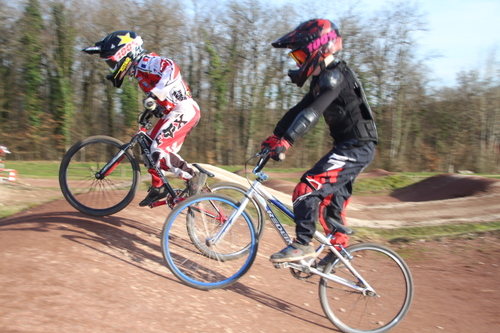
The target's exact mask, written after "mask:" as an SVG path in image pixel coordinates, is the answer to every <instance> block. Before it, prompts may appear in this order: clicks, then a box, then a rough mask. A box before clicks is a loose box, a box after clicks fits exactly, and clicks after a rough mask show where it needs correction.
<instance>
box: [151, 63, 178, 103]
mask: <svg viewBox="0 0 500 333" xmlns="http://www.w3.org/2000/svg"><path fill="white" fill-rule="evenodd" d="M155 61H156V62H159V63H157V64H156V66H155V71H156V73H155V74H156V75H160V76H161V78H160V80H159V81H158V83H157V84H156V85H155V86H154V87H153V89H151V93H153V94H154V95H155V96H156V98H158V100H160V101H164V100H165V99H166V98H167V96H169V95H170V90H171V89H172V87H174V86H175V84H176V83H177V82H179V81H180V80H182V78H181V74H180V70H179V67H177V65H176V64H175V63H174V62H173V61H172V60H170V59H166V58H161V57H156V59H155Z"/></svg>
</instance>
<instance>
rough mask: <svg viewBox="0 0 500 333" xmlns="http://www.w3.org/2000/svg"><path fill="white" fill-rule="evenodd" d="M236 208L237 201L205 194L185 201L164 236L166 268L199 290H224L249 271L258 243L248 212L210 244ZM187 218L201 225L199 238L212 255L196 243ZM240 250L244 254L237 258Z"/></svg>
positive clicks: (176, 209) (169, 219)
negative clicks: (203, 241)
mask: <svg viewBox="0 0 500 333" xmlns="http://www.w3.org/2000/svg"><path fill="white" fill-rule="evenodd" d="M215 208H216V209H217V211H216V209H215ZM237 209H238V202H237V201H236V200H234V199H232V198H230V197H228V196H225V195H221V194H214V193H203V194H199V195H196V196H193V197H190V198H189V199H186V200H184V201H182V202H181V203H179V204H178V205H177V206H175V207H174V209H173V210H172V211H171V212H170V214H169V216H168V217H167V219H166V221H165V224H164V226H163V230H162V235H161V248H162V254H163V258H164V259H165V262H166V266H167V267H168V268H169V269H170V271H171V272H172V273H173V274H174V275H175V276H176V277H177V278H178V279H179V280H181V281H182V282H183V283H184V284H186V285H188V286H190V287H193V288H196V289H200V290H210V289H219V288H224V287H227V286H229V285H231V284H233V283H235V282H236V281H237V280H238V279H239V278H241V277H242V276H243V275H244V274H245V273H246V272H247V271H248V269H250V267H251V266H252V264H253V261H254V260H255V257H256V255H257V248H258V240H257V237H256V233H255V230H254V222H253V221H252V219H251V217H250V216H248V215H247V214H246V213H245V212H243V213H242V214H241V215H240V217H239V218H238V219H237V220H236V221H235V222H234V224H233V225H232V226H231V228H230V230H229V231H228V232H227V233H226V234H225V236H224V237H223V238H222V239H221V240H220V241H219V242H218V243H217V244H216V245H213V244H210V243H209V241H210V239H212V237H213V236H214V235H215V233H216V232H217V231H219V230H220V227H221V226H223V225H224V222H225V218H226V217H228V216H231V214H232V213H233V212H234V211H236V210H237ZM187 219H191V220H197V222H199V223H200V227H199V228H197V231H198V233H199V235H198V239H204V240H205V244H207V246H210V247H211V249H210V252H209V253H207V252H206V251H200V249H199V245H195V244H193V240H192V235H189V232H188V228H186V223H187ZM221 221H222V222H221ZM238 251H240V252H239V253H243V255H242V256H238V258H235V257H234V256H233V255H234V253H236V252H238ZM229 257H232V258H231V259H229Z"/></svg>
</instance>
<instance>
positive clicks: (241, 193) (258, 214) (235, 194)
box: [210, 182, 266, 240]
mask: <svg viewBox="0 0 500 333" xmlns="http://www.w3.org/2000/svg"><path fill="white" fill-rule="evenodd" d="M210 189H211V190H212V193H218V194H224V195H227V196H228V197H231V198H233V199H236V201H238V202H241V200H242V199H243V198H244V197H245V195H246V193H247V191H248V188H247V187H245V186H243V185H240V184H237V183H232V182H218V183H215V184H213V185H211V186H210ZM246 210H247V213H248V214H250V215H251V217H252V219H253V220H254V221H255V222H256V223H255V224H254V227H255V232H256V233H257V238H258V239H259V240H260V239H261V238H262V235H263V234H264V227H265V223H266V219H265V216H266V215H265V214H264V208H263V207H262V205H261V204H260V203H259V202H258V201H257V200H256V199H255V198H254V197H252V198H250V200H249V205H248V206H247V208H246Z"/></svg>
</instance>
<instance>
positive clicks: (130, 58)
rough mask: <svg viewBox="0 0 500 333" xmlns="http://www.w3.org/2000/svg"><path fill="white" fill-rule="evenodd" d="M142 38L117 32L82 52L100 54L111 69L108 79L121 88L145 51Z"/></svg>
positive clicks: (134, 34)
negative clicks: (131, 68)
mask: <svg viewBox="0 0 500 333" xmlns="http://www.w3.org/2000/svg"><path fill="white" fill-rule="evenodd" d="M142 43H143V42H142V38H141V36H139V35H137V34H136V33H135V32H134V31H128V30H120V31H115V32H113V33H111V34H109V35H107V36H106V37H104V38H103V39H102V40H101V41H99V42H97V43H95V44H94V45H93V46H89V47H86V48H84V49H83V50H82V51H84V52H86V53H89V54H99V56H100V57H101V58H102V59H104V61H106V64H107V65H108V66H109V68H111V74H110V75H108V76H107V77H106V78H107V79H108V80H110V81H111V82H113V85H114V86H115V87H117V88H119V87H120V86H121V85H122V83H123V79H124V77H125V75H126V74H127V72H128V71H129V69H130V67H131V66H132V63H133V62H134V61H135V60H136V58H137V57H139V56H140V55H141V54H143V53H144V52H145V51H144V49H143V48H142Z"/></svg>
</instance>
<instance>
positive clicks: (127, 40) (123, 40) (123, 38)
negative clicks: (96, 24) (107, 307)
mask: <svg viewBox="0 0 500 333" xmlns="http://www.w3.org/2000/svg"><path fill="white" fill-rule="evenodd" d="M118 38H120V44H118V46H120V45H123V44H128V43H130V42H132V41H133V40H134V39H133V38H132V37H130V33H129V32H127V34H126V35H125V36H118Z"/></svg>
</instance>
